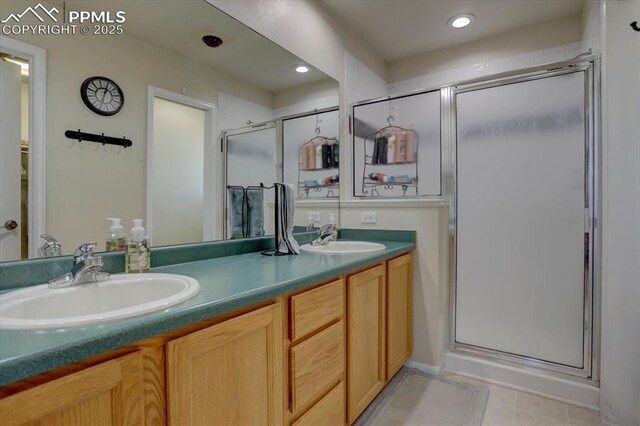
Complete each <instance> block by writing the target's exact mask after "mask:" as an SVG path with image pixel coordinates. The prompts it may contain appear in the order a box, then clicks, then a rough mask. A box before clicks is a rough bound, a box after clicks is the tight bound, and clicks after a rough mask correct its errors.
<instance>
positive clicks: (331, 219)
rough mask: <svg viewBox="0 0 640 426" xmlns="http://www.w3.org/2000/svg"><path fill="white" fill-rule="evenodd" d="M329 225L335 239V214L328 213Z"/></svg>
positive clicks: (336, 236)
mask: <svg viewBox="0 0 640 426" xmlns="http://www.w3.org/2000/svg"><path fill="white" fill-rule="evenodd" d="M329 225H331V233H332V234H333V236H334V237H335V238H336V239H337V238H338V225H336V215H335V214H333V213H329Z"/></svg>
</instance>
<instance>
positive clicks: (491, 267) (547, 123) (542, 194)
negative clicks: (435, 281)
mask: <svg viewBox="0 0 640 426" xmlns="http://www.w3.org/2000/svg"><path fill="white" fill-rule="evenodd" d="M455 102H456V108H457V129H456V132H457V159H456V164H457V175H456V188H457V191H456V194H457V198H456V206H457V210H456V236H457V240H456V250H457V259H456V295H455V300H456V306H455V341H456V343H461V344H466V345H472V346H475V347H479V348H486V349H490V350H494V351H500V352H504V353H508V354H514V355H520V356H525V357H528V358H535V359H538V360H542V361H547V362H551V363H556V364H561V365H565V366H570V367H575V368H577V369H581V368H584V366H585V362H586V361H585V356H584V354H585V343H584V336H585V333H584V330H585V328H584V327H585V288H586V287H585V283H586V282H587V280H586V277H587V268H588V262H587V261H586V259H585V256H587V258H588V254H587V252H586V251H585V248H588V234H587V233H588V232H589V228H588V226H589V225H588V221H586V220H585V219H586V218H588V217H589V215H588V214H586V210H585V208H586V207H587V206H588V182H589V179H588V173H587V172H586V171H587V158H588V155H587V152H586V146H587V143H586V140H587V134H586V131H585V128H586V125H585V123H586V117H585V73H584V72H573V73H570V74H562V75H556V76H552V77H546V78H539V79H534V80H529V81H521V82H517V83H511V84H505V85H502V86H497V87H488V88H479V89H475V90H470V91H466V92H461V93H458V94H457V95H456V99H455ZM589 285H590V284H589Z"/></svg>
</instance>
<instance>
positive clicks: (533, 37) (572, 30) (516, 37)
mask: <svg viewBox="0 0 640 426" xmlns="http://www.w3.org/2000/svg"><path fill="white" fill-rule="evenodd" d="M581 39H582V20H581V17H580V16H578V15H576V16H571V17H567V18H562V19H557V20H554V21H549V22H544V23H541V24H537V25H532V26H528V27H524V28H519V29H517V30H514V31H509V32H506V33H503V34H499V35H495V36H491V37H487V38H484V39H480V40H476V41H473V42H471V43H465V44H461V45H457V46H452V47H448V48H446V49H442V50H437V51H434V52H429V53H427V54H424V55H419V56H416V57H413V58H407V59H403V60H400V61H397V62H394V63H391V64H389V65H388V68H387V80H388V81H390V82H395V81H401V80H407V79H410V78H413V77H417V76H420V75H425V74H434V73H437V72H443V71H448V70H451V69H454V68H460V67H464V66H469V65H473V64H476V63H481V62H487V61H493V60H496V59H501V58H506V57H513V56H517V55H520V54H523V53H528V52H532V51H536V50H543V49H552V48H554V47H557V46H561V45H566V44H570V43H574V42H578V41H580V40H581Z"/></svg>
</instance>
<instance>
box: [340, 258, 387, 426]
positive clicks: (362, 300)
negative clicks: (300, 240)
mask: <svg viewBox="0 0 640 426" xmlns="http://www.w3.org/2000/svg"><path fill="white" fill-rule="evenodd" d="M347 294H348V299H347V303H348V340H349V346H348V348H349V350H348V357H349V364H348V366H349V368H348V375H349V381H348V383H347V387H348V398H349V399H348V401H349V402H348V404H349V423H353V421H354V420H355V419H356V418H357V417H358V416H359V415H360V413H362V411H364V409H365V408H366V407H367V405H369V403H370V402H371V401H372V400H373V399H374V398H375V397H376V395H377V394H378V392H380V390H381V389H382V387H383V386H384V384H385V366H386V365H385V269H384V266H376V267H374V268H371V269H368V270H366V271H364V272H360V273H358V274H355V275H352V276H351V277H349V284H348V293H347Z"/></svg>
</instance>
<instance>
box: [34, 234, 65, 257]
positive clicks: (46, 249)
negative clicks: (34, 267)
mask: <svg viewBox="0 0 640 426" xmlns="http://www.w3.org/2000/svg"><path fill="white" fill-rule="evenodd" d="M40 239H41V240H42V245H41V246H40V247H38V256H40V257H54V256H62V244H60V242H59V241H58V240H56V239H55V238H53V237H52V236H51V235H48V234H42V235H40Z"/></svg>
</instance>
